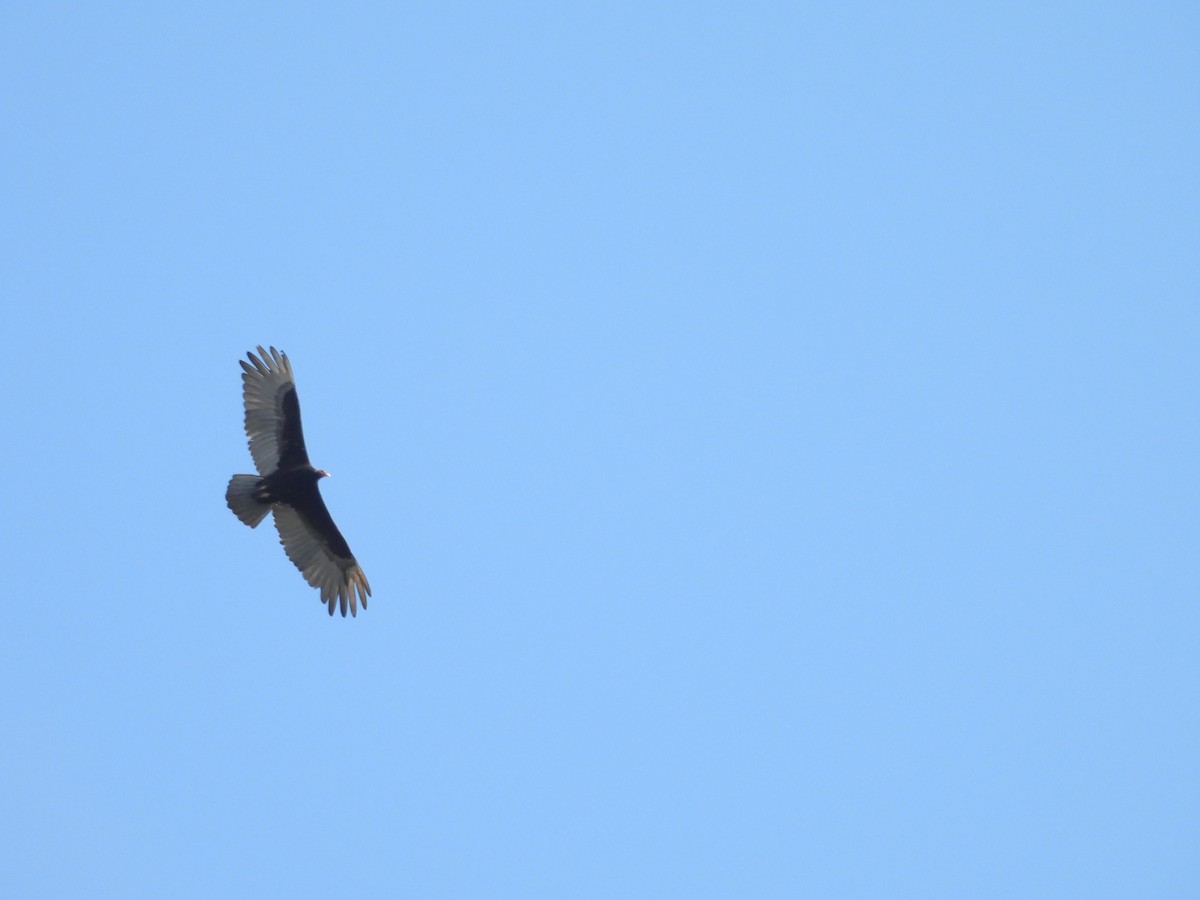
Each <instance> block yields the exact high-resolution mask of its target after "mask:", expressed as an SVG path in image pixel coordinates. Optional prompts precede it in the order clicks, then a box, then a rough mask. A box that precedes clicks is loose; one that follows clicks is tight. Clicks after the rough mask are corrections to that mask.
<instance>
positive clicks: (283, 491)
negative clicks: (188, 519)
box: [225, 346, 371, 616]
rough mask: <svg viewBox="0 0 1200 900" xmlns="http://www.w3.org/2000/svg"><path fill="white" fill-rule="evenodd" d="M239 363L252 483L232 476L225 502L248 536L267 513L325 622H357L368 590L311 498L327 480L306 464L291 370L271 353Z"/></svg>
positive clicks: (339, 535)
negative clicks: (322, 607) (336, 617)
mask: <svg viewBox="0 0 1200 900" xmlns="http://www.w3.org/2000/svg"><path fill="white" fill-rule="evenodd" d="M246 355H247V356H248V357H249V358H250V362H246V361H245V360H239V362H240V363H241V364H242V369H243V370H244V374H243V375H242V381H243V382H244V384H243V387H242V399H243V402H244V403H245V406H246V434H247V435H249V436H250V455H251V456H252V457H254V467H255V468H256V469H258V475H234V476H233V478H231V479H230V480H229V487H228V488H227V489H226V491H225V502H226V503H228V504H229V508H230V509H231V510H233V514H234V515H235V516H237V517H238V518H239V519H241V520H242V521H243V522H245V523H246V524H247V525H249V526H250V527H251V528H256V527H257V526H258V523H259V522H261V521H262V520H263V519H265V518H266V516H267V513H269V512H273V513H275V528H276V529H278V531H279V543H281V544H283V550H284V552H285V553H287V555H288V559H290V560H291V561H292V562H294V563H295V564H296V568H297V569H299V570H300V571H301V572H303V573H304V578H305V580H306V581H307V582H308V583H309V584H311V585H312V586H313V587H315V588H319V589H320V591H321V600H322V601H324V602H325V603H326V604H327V605H328V606H329V614H330V615H331V616H332V615H333V608H334V607H335V606H337V605H339V604H340V605H341V608H342V616H345V615H346V606H347V604H349V607H350V615H352V616H357V615H358V603H359V602H361V603H362V606H363V609H366V608H367V598H368V597H370V596H371V586H370V585H369V584H368V583H367V576H366V575H364V574H363V570H362V568H361V567H360V566H359V564H358V560H356V559H355V558H354V554H353V553H351V552H350V548H349V546H347V544H346V539H345V538H344V537H342V533H341V532H340V531H338V529H337V526H336V525H334V524H333V518H332V517H331V516H330V515H329V510H328V509H326V508H325V501H324V500H322V499H321V492H320V491H318V490H317V481H318V480H319V479H321V478H324V477H325V476H326V475H328V474H329V473H328V472H326V471H325V470H324V469H314V468H313V467H312V465H311V464H310V463H309V461H308V451H307V450H305V449H304V432H303V431H302V430H301V428H300V401H299V400H298V399H297V398H296V382H295V381H294V380H293V378H292V364H291V363H290V362H289V361H288V358H287V354H286V353H281V352H280V351H278V350H276V349H275V348H274V347H272V348H271V352H270V353H267V351H265V350H263V348H262V347H261V346H260V347H259V348H258V356H255V355H254V354H253V353H247V354H246ZM259 476H261V477H259ZM356 590H357V597H356V595H355V591H356Z"/></svg>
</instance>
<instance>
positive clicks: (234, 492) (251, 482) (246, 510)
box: [225, 475, 271, 528]
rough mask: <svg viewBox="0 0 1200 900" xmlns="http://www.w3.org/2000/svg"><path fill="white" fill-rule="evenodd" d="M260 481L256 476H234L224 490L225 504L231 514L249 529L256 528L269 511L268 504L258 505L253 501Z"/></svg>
mask: <svg viewBox="0 0 1200 900" xmlns="http://www.w3.org/2000/svg"><path fill="white" fill-rule="evenodd" d="M260 480H261V479H260V478H259V477H258V476H257V475H234V476H233V477H232V478H230V479H229V487H228V488H226V489H225V502H226V503H227V504H228V505H229V508H230V509H232V510H233V514H234V515H235V516H237V517H238V518H239V519H241V520H242V521H243V522H245V523H246V524H247V525H249V526H250V527H251V528H256V527H257V526H258V523H259V522H261V521H262V520H263V519H265V518H266V517H267V513H269V512H270V511H271V504H270V503H260V502H259V501H258V500H255V499H254V492H255V490H256V489H257V488H258V482H259V481H260Z"/></svg>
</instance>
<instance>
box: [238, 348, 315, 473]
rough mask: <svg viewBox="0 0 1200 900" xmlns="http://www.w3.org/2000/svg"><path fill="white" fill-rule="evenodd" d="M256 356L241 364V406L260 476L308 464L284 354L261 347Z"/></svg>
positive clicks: (298, 409) (289, 364)
mask: <svg viewBox="0 0 1200 900" xmlns="http://www.w3.org/2000/svg"><path fill="white" fill-rule="evenodd" d="M258 354H259V355H258V356H255V355H254V354H253V353H247V354H246V356H248V357H249V358H250V362H246V361H245V360H240V362H241V364H242V369H243V374H242V382H243V385H242V402H243V403H244V404H245V407H246V434H247V436H249V438H250V455H251V456H252V457H254V466H255V468H257V469H258V474H259V475H270V474H271V473H272V472H274V471H275V470H276V469H283V468H289V467H291V466H302V465H306V464H307V463H308V451H307V450H306V449H305V448H304V431H303V429H302V428H301V426H300V401H299V399H298V398H297V397H296V382H295V380H294V379H293V378H292V364H291V363H290V362H288V358H287V354H286V353H281V352H280V351H278V350H276V349H275V348H274V347H272V348H271V350H270V352H269V353H268V352H267V351H266V350H264V349H263V348H262V347H261V346H260V347H259V348H258Z"/></svg>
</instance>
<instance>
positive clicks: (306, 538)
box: [274, 485, 371, 616]
mask: <svg viewBox="0 0 1200 900" xmlns="http://www.w3.org/2000/svg"><path fill="white" fill-rule="evenodd" d="M313 497H315V498H316V499H315V500H312V501H310V502H307V503H306V504H305V506H304V508H303V509H300V508H297V507H294V506H291V505H289V504H287V503H277V504H275V507H274V513H275V527H276V528H277V529H278V530H279V543H281V544H283V549H284V552H285V553H287V555H288V559H290V560H291V561H292V562H293V563H295V564H296V568H297V569H299V570H300V571H301V572H302V573H303V575H304V579H305V581H307V582H308V583H309V584H311V585H312V586H313V587H315V588H318V589H320V591H321V600H322V601H323V602H324V603H325V605H326V606H328V607H329V614H330V615H331V616H332V615H333V610H334V607H335V606H340V607H341V610H342V615H343V616H344V615H346V607H347V605H349V607H350V615H352V616H357V615H358V608H357V607H358V603H361V604H362V608H363V609H366V608H367V598H368V597H370V596H371V585H370V584H368V583H367V576H366V575H365V574H363V570H362V567H361V566H359V564H358V560H356V559H355V558H354V554H352V553H351V552H350V547H349V546H348V545H347V544H346V539H345V538H343V537H342V533H341V532H340V531H338V529H337V526H336V525H334V524H333V518H332V517H331V516H330V515H329V510H328V509H327V508H326V506H325V501H324V500H322V499H321V495H320V494H319V493H318V492H317V490H316V486H315V485H314V487H313Z"/></svg>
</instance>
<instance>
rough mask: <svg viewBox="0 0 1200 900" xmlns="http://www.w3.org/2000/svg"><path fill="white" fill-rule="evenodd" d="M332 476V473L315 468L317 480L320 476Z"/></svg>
mask: <svg viewBox="0 0 1200 900" xmlns="http://www.w3.org/2000/svg"><path fill="white" fill-rule="evenodd" d="M332 477H333V476H332V475H330V474H329V473H328V472H326V471H325V470H324V469H317V478H318V480H319V479H321V478H332Z"/></svg>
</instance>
